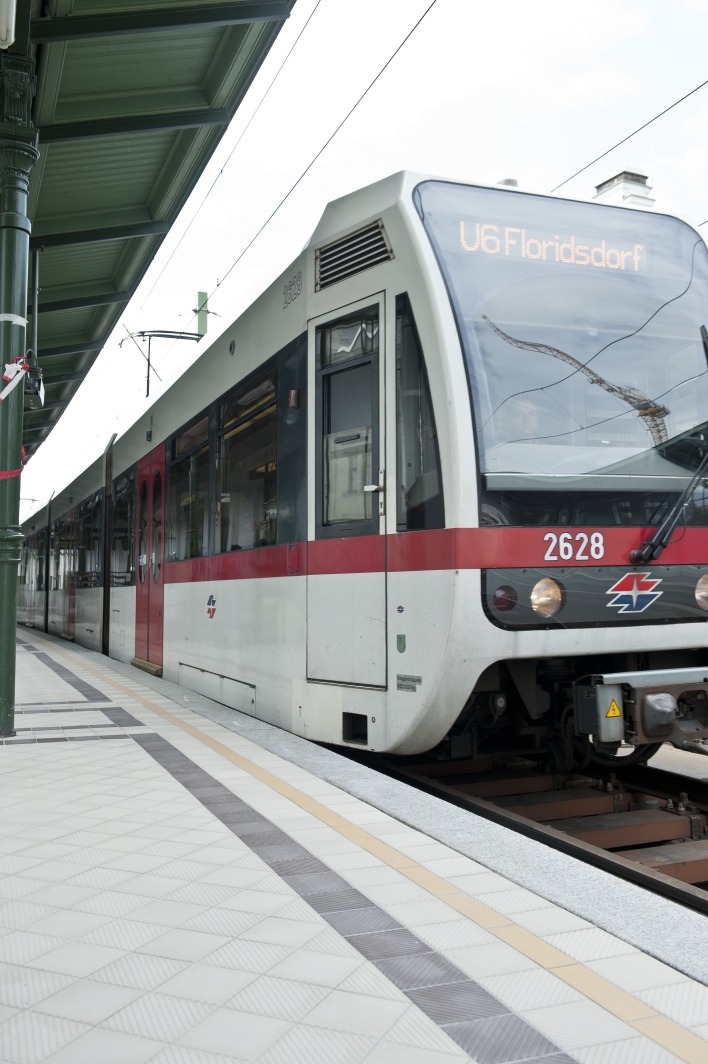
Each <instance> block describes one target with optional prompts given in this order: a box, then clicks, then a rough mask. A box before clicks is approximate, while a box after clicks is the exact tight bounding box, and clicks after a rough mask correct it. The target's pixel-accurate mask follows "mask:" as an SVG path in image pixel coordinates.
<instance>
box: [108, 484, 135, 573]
mask: <svg viewBox="0 0 708 1064" xmlns="http://www.w3.org/2000/svg"><path fill="white" fill-rule="evenodd" d="M134 581H135V470H134V469H131V470H130V471H129V472H128V473H125V474H123V476H121V477H118V479H117V480H116V481H115V482H114V485H113V531H112V536H111V586H112V587H127V586H129V585H130V584H132V583H133V582H134Z"/></svg>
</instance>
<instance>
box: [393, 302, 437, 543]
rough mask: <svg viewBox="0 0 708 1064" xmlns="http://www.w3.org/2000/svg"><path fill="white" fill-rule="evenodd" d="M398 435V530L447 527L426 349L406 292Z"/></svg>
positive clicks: (400, 312) (399, 342)
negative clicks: (424, 355) (422, 347)
mask: <svg viewBox="0 0 708 1064" xmlns="http://www.w3.org/2000/svg"><path fill="white" fill-rule="evenodd" d="M396 437H397V438H396V444H397V448H396V451H397V474H398V492H397V514H396V527H397V529H398V531H399V532H405V531H413V530H415V529H423V528H444V527H445V509H444V505H443V493H442V475H441V471H440V451H439V448H438V435H437V431H436V428H435V416H434V414H433V404H432V402H431V399H430V387H429V385H428V375H427V373H426V370H425V362H424V360H423V351H422V349H421V346H420V341H419V339H418V333H417V330H416V327H415V321H414V319H413V313H412V311H411V306H410V303H409V301H408V297H407V296H405V295H403V296H398V297H397V298H396Z"/></svg>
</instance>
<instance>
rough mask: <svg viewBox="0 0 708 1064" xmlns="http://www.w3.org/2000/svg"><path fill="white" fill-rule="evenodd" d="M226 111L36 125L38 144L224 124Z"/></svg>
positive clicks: (227, 113) (215, 108) (171, 113)
mask: <svg viewBox="0 0 708 1064" xmlns="http://www.w3.org/2000/svg"><path fill="white" fill-rule="evenodd" d="M229 118H230V116H229V112H228V111H227V110H226V108H224V107H212V108H209V109H208V110H205V111H172V112H166V113H165V114H156V115H129V116H126V117H125V118H123V117H121V118H97V119H94V120H90V121H86V122H59V123H58V124H57V125H52V126H40V130H39V138H40V139H39V142H40V144H55V143H57V142H58V141H67V140H83V138H84V137H124V136H130V135H132V134H135V133H160V132H162V131H164V130H168V129H197V128H201V127H202V126H227V125H228V124H229Z"/></svg>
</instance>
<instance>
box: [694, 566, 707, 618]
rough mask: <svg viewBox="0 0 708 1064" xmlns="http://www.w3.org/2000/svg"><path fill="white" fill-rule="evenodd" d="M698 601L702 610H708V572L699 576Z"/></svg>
mask: <svg viewBox="0 0 708 1064" xmlns="http://www.w3.org/2000/svg"><path fill="white" fill-rule="evenodd" d="M696 602H697V603H698V605H699V606H700V607H701V609H702V610H708V573H704V574H703V576H700V577H699V578H698V583H697V584H696Z"/></svg>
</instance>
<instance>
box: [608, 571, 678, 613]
mask: <svg viewBox="0 0 708 1064" xmlns="http://www.w3.org/2000/svg"><path fill="white" fill-rule="evenodd" d="M660 583H661V580H652V579H651V573H625V574H624V576H623V577H622V579H621V580H618V581H617V583H616V584H613V585H612V587H611V588H610V589H609V591H606V592H605V594H607V595H614V596H615V597H614V598H613V599H612V601H611V602H608V603H607V605H608V606H619V607H620V610H619V612H620V613H643V612H644V610H645V609H646V608H647V607H648V606H651V604H652V602H656V600H657V599H658V598H659V597H660V596H661V595H663V593H664V592H663V591H655V590H654V588H655V587H656V586H657V585H658V584H660Z"/></svg>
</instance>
